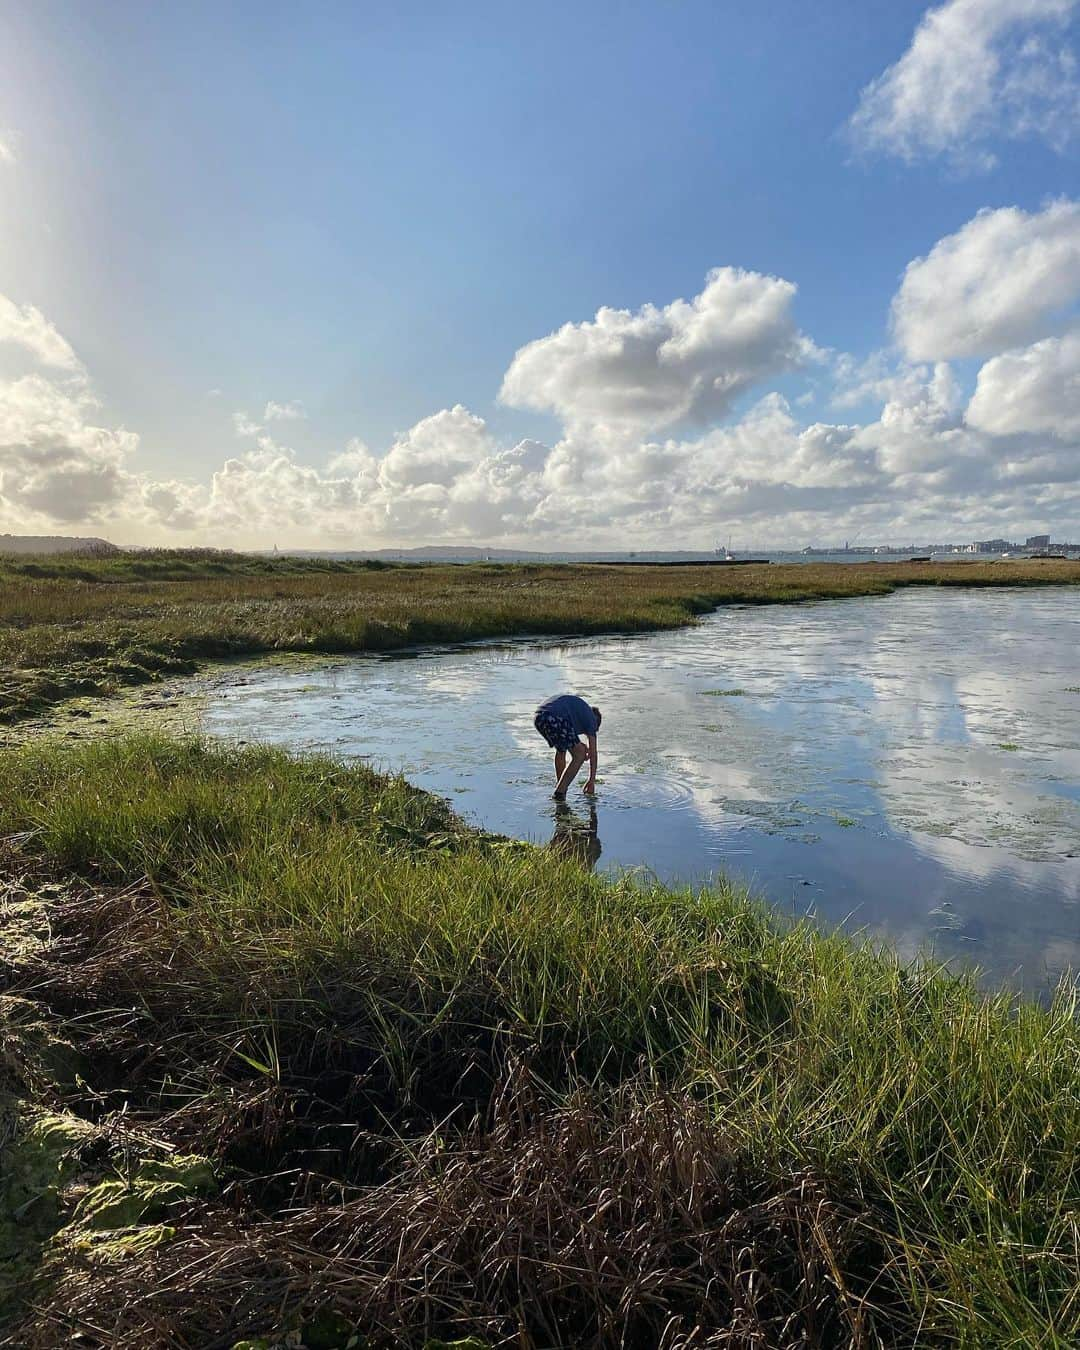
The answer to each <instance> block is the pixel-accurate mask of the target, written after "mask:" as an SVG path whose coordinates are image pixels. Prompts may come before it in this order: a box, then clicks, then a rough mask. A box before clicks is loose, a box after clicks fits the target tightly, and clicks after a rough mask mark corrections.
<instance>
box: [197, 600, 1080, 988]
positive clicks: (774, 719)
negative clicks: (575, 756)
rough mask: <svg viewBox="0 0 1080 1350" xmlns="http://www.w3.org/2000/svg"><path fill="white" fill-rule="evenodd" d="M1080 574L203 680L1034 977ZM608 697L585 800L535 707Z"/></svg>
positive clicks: (840, 918)
mask: <svg viewBox="0 0 1080 1350" xmlns="http://www.w3.org/2000/svg"><path fill="white" fill-rule="evenodd" d="M1078 651H1080V593H1078V592H1076V591H1070V590H1067V589H1064V588H1061V589H1058V588H1053V589H1051V588H1048V589H1045V590H1044V589H1039V590H1023V589H1007V590H1006V589H1003V590H993V591H960V590H957V591H950V590H940V589H927V590H923V589H919V590H910V591H904V592H901V593H899V594H896V595H892V596H888V597H884V598H875V599H853V600H837V601H826V602H822V603H817V604H802V605H792V606H770V607H761V608H757V607H743V606H734V607H731V608H725V609H723V610H720V611H718V612H717V613H716V614H714V615H711V616H710V617H708V618H706V619H705V620H703V621H702V623H701V624H700V625H698V626H696V627H694V628H691V629H683V630H681V631H678V632H672V633H661V634H650V635H644V636H614V637H606V638H582V639H574V640H570V641H567V640H565V639H560V640H557V641H528V642H524V641H519V642H512V643H505V644H499V645H471V646H465V647H457V648H443V649H425V650H422V651H416V652H411V653H407V654H399V655H394V656H360V657H343V658H327V659H325V660H319V661H317V662H312V661H311V660H310V659H305V660H302V661H297V660H292V659H289V658H282V659H279V660H275V661H273V662H271V663H268V664H263V665H260V666H257V667H248V668H247V669H246V670H244V671H243V672H232V673H230V675H229V676H227V677H225V678H224V679H218V680H217V681H215V682H214V683H213V684H212V685H211V687H210V690H209V693H208V696H207V698H206V700H205V702H204V704H203V713H202V727H203V729H204V730H205V731H207V732H210V733H212V734H214V735H219V736H225V737H230V738H234V739H240V740H261V741H269V742H273V743H275V744H279V745H286V746H291V747H297V748H299V747H303V748H313V749H325V750H329V751H332V752H333V753H334V754H336V755H343V756H355V757H358V758H362V759H365V760H366V761H367V762H369V763H371V764H372V765H375V766H377V767H381V768H386V769H391V770H400V771H401V772H403V773H404V774H405V775H406V776H407V777H408V778H409V779H410V780H411V781H413V782H414V783H417V784H419V785H420V786H422V787H425V788H428V789H429V790H431V791H433V792H437V793H439V794H441V795H443V796H445V797H447V798H448V799H449V800H450V801H451V802H452V803H453V805H454V806H455V808H456V809H457V810H458V811H459V812H460V813H461V814H462V815H464V816H465V817H466V818H467V819H470V820H472V821H474V822H476V823H477V824H480V825H483V826H484V827H486V828H488V829H490V830H494V831H497V832H500V833H504V834H510V835H516V836H519V837H521V838H527V839H532V840H535V841H537V842H548V841H551V842H552V843H553V845H554V846H555V847H559V848H565V849H567V850H570V851H573V852H575V853H577V854H578V856H580V857H581V858H582V860H583V861H585V862H587V863H589V864H595V866H597V867H598V868H601V869H604V870H618V869H623V868H634V867H641V868H645V869H647V870H648V871H649V872H650V873H654V874H655V875H656V876H658V877H660V878H661V879H663V880H665V881H686V882H701V881H703V880H706V879H707V878H708V877H709V876H710V875H711V874H715V873H717V872H723V873H725V874H727V875H729V876H732V877H735V878H738V879H740V880H742V881H745V882H747V883H748V884H749V885H750V886H751V887H752V889H753V890H755V891H756V892H757V893H758V894H760V895H763V896H765V897H767V898H768V899H769V900H770V901H772V902H773V904H775V905H776V906H777V907H778V908H779V909H782V910H784V911H786V912H789V913H791V912H794V913H797V914H804V913H809V914H812V915H814V916H815V917H816V918H817V919H818V920H819V921H820V922H823V923H827V924H842V925H843V926H845V927H847V928H848V929H852V930H867V931H869V932H870V933H872V934H873V935H875V936H883V937H887V938H889V939H890V940H891V942H892V943H893V945H894V946H896V947H897V948H898V949H899V950H900V951H901V952H902V953H903V954H905V955H911V954H913V953H914V952H915V951H917V950H931V951H932V952H933V953H934V954H935V955H936V956H937V957H938V958H940V959H943V960H945V959H947V960H950V961H957V960H960V961H965V962H970V963H975V964H977V965H978V966H979V967H981V969H982V970H983V972H984V978H985V980H986V982H987V983H988V984H992V985H996V984H1001V983H1003V982H1007V983H1009V984H1011V985H1014V986H1017V987H1022V988H1025V989H1026V990H1028V991H1029V992H1032V993H1036V994H1041V993H1045V992H1046V991H1047V989H1048V988H1050V987H1051V986H1052V985H1053V984H1055V983H1056V982H1057V980H1058V978H1059V977H1060V976H1061V974H1062V973H1063V972H1065V971H1066V970H1069V969H1075V968H1076V967H1078V966H1080V663H1078V661H1077V652H1078ZM564 690H572V691H575V692H578V693H581V694H583V695H584V696H586V697H587V698H588V699H589V701H590V702H594V703H597V704H599V706H600V707H601V709H602V710H603V713H604V725H603V729H602V731H601V735H600V772H599V778H600V787H599V790H598V793H597V798H596V802H595V806H594V807H590V805H589V804H588V802H587V799H586V798H584V797H583V796H582V794H581V791H580V784H576V785H575V787H574V788H573V789H572V790H571V793H570V797H569V801H568V807H567V808H562V809H560V808H557V807H556V806H555V804H554V803H553V802H552V801H551V800H550V792H551V788H552V777H553V769H552V758H551V755H550V752H549V751H548V749H547V747H546V746H545V745H544V743H543V742H542V741H541V739H540V738H539V736H537V734H536V732H535V731H534V730H533V726H532V717H533V712H534V709H535V708H536V705H537V704H538V703H539V702H540V701H541V700H542V699H543V698H545V697H546V696H547V695H548V694H550V693H554V692H561V691H564Z"/></svg>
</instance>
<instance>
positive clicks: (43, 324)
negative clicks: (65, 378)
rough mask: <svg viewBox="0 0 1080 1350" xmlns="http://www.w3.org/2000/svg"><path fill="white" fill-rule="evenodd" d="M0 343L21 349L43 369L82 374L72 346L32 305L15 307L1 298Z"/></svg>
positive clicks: (2, 296) (4, 296) (7, 300)
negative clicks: (51, 367)
mask: <svg viewBox="0 0 1080 1350" xmlns="http://www.w3.org/2000/svg"><path fill="white" fill-rule="evenodd" d="M0 342H9V343H12V344H14V345H15V346H17V347H20V348H22V350H23V351H25V352H27V353H29V354H30V356H32V357H33V358H34V359H35V360H36V361H40V362H41V364H42V365H45V366H53V367H55V368H56V369H58V370H66V371H69V372H71V373H78V372H81V371H82V363H81V362H80V361H79V358H78V357H77V356H76V355H75V353H74V351H73V350H72V348H71V344H70V343H69V342H68V341H67V340H66V339H65V338H63V337H61V336H60V334H59V333H58V332H57V331H56V329H55V328H54V327H53V325H52V324H51V323H50V322H49V321H48V319H46V318H45V316H44V315H43V314H42V312H41V311H40V310H39V309H35V308H34V306H33V305H17V304H15V302H14V301H13V300H9V299H8V298H7V296H6V295H0Z"/></svg>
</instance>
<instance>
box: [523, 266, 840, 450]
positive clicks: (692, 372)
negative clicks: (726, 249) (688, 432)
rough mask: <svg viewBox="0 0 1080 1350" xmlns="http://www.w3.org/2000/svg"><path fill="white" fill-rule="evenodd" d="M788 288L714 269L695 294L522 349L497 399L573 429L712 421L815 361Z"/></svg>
mask: <svg viewBox="0 0 1080 1350" xmlns="http://www.w3.org/2000/svg"><path fill="white" fill-rule="evenodd" d="M794 298H795V287H794V286H793V285H792V283H791V282H790V281H784V280H782V279H781V278H779V277H769V276H763V275H761V273H759V272H744V271H742V270H740V269H739V268H734V267H718V268H716V269H715V270H714V271H712V272H710V273H709V275H708V277H707V278H706V282H705V286H704V288H703V290H702V291H701V293H700V295H696V296H694V298H693V299H692V300H689V301H687V300H674V301H672V302H671V304H669V305H664V306H662V307H658V306H656V305H644V306H643V307H642V308H641V309H639V310H636V311H631V310H626V309H609V308H607V307H604V308H602V309H600V310H598V311H597V314H596V318H595V319H593V320H590V321H586V322H585V323H577V324H575V323H567V324H564V325H563V327H562V328H560V329H558V330H557V331H556V332H554V333H551V334H549V335H548V336H547V337H544V338H539V339H538V340H536V341H535V342H530V343H528V344H527V345H526V346H524V347H522V348H521V349H520V350H519V351H518V352H517V354H516V355H515V357H514V359H513V361H512V362H511V364H510V368H509V370H508V371H507V372H506V376H505V378H504V380H503V384H502V390H501V392H500V395H499V397H500V399H501V401H502V402H503V403H505V404H508V405H509V406H511V407H515V408H533V409H536V410H538V411H544V412H553V413H555V414H556V415H557V416H558V417H560V418H562V420H563V421H564V422H565V423H566V424H567V425H568V426H572V427H576V428H581V429H584V428H601V429H603V428H608V429H620V430H625V431H631V432H647V431H654V430H659V429H661V428H664V427H669V426H673V425H675V424H677V423H679V422H684V421H698V422H708V421H714V420H716V419H717V418H718V417H721V416H722V415H724V414H725V413H727V412H728V411H729V410H730V408H731V405H732V404H733V402H734V401H735V400H736V399H737V398H738V397H739V395H740V394H742V393H744V392H745V391H746V390H747V389H749V388H751V387H752V386H753V385H755V384H757V383H758V382H759V381H761V380H762V379H764V378H765V377H766V376H770V375H776V374H779V373H780V372H781V371H784V370H790V369H791V368H793V367H794V366H797V365H799V364H800V363H801V362H803V361H805V360H807V359H809V358H811V357H812V356H813V355H814V354H815V348H814V346H813V344H812V343H811V342H810V341H809V339H807V338H805V337H803V336H802V334H800V333H799V331H798V329H797V328H796V326H795V321H794V318H793V316H792V303H793V301H794Z"/></svg>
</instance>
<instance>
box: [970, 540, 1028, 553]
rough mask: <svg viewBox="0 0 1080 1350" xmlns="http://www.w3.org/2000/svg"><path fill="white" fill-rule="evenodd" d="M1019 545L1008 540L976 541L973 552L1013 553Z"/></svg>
mask: <svg viewBox="0 0 1080 1350" xmlns="http://www.w3.org/2000/svg"><path fill="white" fill-rule="evenodd" d="M1017 547H1018V545H1016V544H1011V543H1010V542H1009V541H1008V539H976V540H975V545H974V548H973V549H972V552H974V553H1011V552H1012V550H1013V549H1014V548H1017Z"/></svg>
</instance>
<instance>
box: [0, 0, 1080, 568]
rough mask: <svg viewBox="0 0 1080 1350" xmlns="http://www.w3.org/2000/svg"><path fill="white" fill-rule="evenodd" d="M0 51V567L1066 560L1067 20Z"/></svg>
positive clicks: (1001, 16) (846, 20)
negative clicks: (8, 561) (703, 553)
mask: <svg viewBox="0 0 1080 1350" xmlns="http://www.w3.org/2000/svg"><path fill="white" fill-rule="evenodd" d="M0 39H2V41H0V74H2V78H0V231H2V238H3V245H4V247H3V249H2V250H0V532H4V531H6V532H10V533H33V534H42V535H45V534H49V535H51V534H64V533H71V534H80V535H95V536H103V537H106V538H109V539H112V540H114V541H116V542H119V543H122V544H145V545H163V546H168V545H177V546H188V545H211V546H218V547H235V548H265V549H269V548H271V547H272V546H273V545H274V544H275V542H276V543H278V544H279V545H281V546H283V547H289V548H309V549H311V548H323V547H325V548H334V549H341V550H344V549H365V548H370V549H377V548H394V547H409V546H413V545H418V544H419V545H432V544H438V543H455V544H470V545H475V546H477V547H484V546H490V547H519V548H523V549H532V550H543V549H556V550H562V551H582V550H588V549H600V550H610V549H613V548H620V549H631V548H640V549H657V548H693V549H698V550H708V549H711V548H713V547H714V546H715V545H716V543H717V542H718V541H724V542H726V540H727V538H728V536H729V534H732V533H734V534H735V535H736V536H737V538H740V539H742V540H753V541H754V547H755V548H760V549H778V548H789V549H798V548H802V547H806V546H808V545H811V544H816V543H818V542H819V541H821V540H824V539H832V540H842V539H850V540H852V541H854V540H857V539H862V540H865V539H867V538H871V537H872V538H874V539H875V540H876V541H877V542H879V543H881V544H887V543H893V544H899V543H907V542H909V541H910V540H912V539H935V538H937V539H948V538H959V539H971V540H976V539H980V538H982V539H1010V538H1011V539H1014V540H1019V539H1025V538H1027V537H1029V536H1034V535H1038V534H1045V533H1046V532H1047V531H1049V532H1051V534H1053V535H1055V536H1056V537H1060V538H1068V537H1074V538H1075V537H1076V536H1077V534H1078V533H1080V530H1078V529H1077V528H1076V527H1075V525H1074V522H1077V521H1080V200H1078V199H1077V194H1076V183H1077V181H1078V179H1077V155H1078V148H1080V147H1078V130H1080V78H1078V75H1077V60H1076V57H1077V52H1078V51H1080V0H945V2H944V3H942V4H938V5H934V6H931V7H929V8H928V7H926V6H925V4H921V3H911V0H896V3H895V4H892V5H888V6H867V5H864V4H858V3H856V0H823V2H822V3H821V4H820V5H815V6H806V5H803V4H797V3H795V0H775V3H772V4H770V5H768V6H762V7H758V8H757V9H754V8H753V7H748V6H739V7H728V6H716V5H712V4H708V3H705V0H687V2H686V3H685V4H682V5H679V6H677V7H671V6H660V5H650V4H644V5H639V6H632V7H630V6H623V5H616V4H614V3H611V0H607V2H606V3H600V2H599V0H585V3H575V4H573V5H571V4H568V3H565V2H563V0H557V2H556V3H553V4H551V5H549V6H545V7H543V8H542V9H541V10H526V9H521V8H516V7H507V6H500V5H495V4H492V3H488V2H484V3H481V2H479V0H477V3H471V4H468V5H463V4H458V5H453V4H452V5H439V6H436V5H431V4H425V3H414V2H412V0H409V2H407V3H405V4H397V5H388V4H382V3H376V4H370V5H364V6H355V5H352V4H348V3H345V2H344V0H328V3H326V4H324V5H321V6H317V7H314V8H308V9H305V10H303V11H301V10H299V9H294V8H292V7H289V6H283V7H270V8H268V7H266V6H265V5H261V4H256V3H255V2H254V0H236V3H234V4H230V5H228V6H219V5H212V4H210V3H207V0H194V3H192V4H190V5H186V6H183V7H180V8H175V7H162V6H146V5H143V4H140V3H137V2H136V0H108V2H106V0H80V2H79V3H75V0H12V2H11V3H10V4H9V5H7V6H5V12H4V14H3V16H0Z"/></svg>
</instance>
